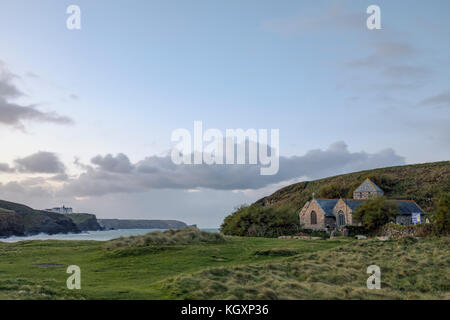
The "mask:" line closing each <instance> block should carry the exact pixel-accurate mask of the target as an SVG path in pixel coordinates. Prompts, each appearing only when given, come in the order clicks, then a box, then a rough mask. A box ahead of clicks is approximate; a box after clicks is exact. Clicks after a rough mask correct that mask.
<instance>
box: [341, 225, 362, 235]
mask: <svg viewBox="0 0 450 320" xmlns="http://www.w3.org/2000/svg"><path fill="white" fill-rule="evenodd" d="M345 228H346V229H347V230H348V236H349V237H354V236H356V235H358V234H362V235H364V234H367V229H366V228H365V227H363V226H346V227H345Z"/></svg>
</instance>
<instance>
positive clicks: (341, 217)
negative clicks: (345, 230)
mask: <svg viewBox="0 0 450 320" xmlns="http://www.w3.org/2000/svg"><path fill="white" fill-rule="evenodd" d="M338 225H339V226H345V215H344V213H343V212H342V211H339V213H338Z"/></svg>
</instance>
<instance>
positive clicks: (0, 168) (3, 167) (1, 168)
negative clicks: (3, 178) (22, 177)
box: [0, 163, 14, 172]
mask: <svg viewBox="0 0 450 320" xmlns="http://www.w3.org/2000/svg"><path fill="white" fill-rule="evenodd" d="M0 172H14V168H11V167H10V166H9V164H7V163H0Z"/></svg>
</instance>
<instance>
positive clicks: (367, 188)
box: [354, 178, 383, 192]
mask: <svg viewBox="0 0 450 320" xmlns="http://www.w3.org/2000/svg"><path fill="white" fill-rule="evenodd" d="M354 192H383V190H381V188H380V187H378V186H377V185H376V184H375V183H373V182H372V180H370V179H369V178H367V179H366V180H364V182H363V183H361V185H360V186H359V187H358V188H356V190H355V191H354Z"/></svg>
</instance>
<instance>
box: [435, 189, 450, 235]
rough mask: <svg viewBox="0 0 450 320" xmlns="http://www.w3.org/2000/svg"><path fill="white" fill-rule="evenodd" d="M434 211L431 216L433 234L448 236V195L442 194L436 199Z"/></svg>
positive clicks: (449, 194) (449, 223) (449, 197)
mask: <svg viewBox="0 0 450 320" xmlns="http://www.w3.org/2000/svg"><path fill="white" fill-rule="evenodd" d="M435 202H436V207H437V209H436V211H435V212H434V213H433V214H432V215H431V221H432V223H433V226H434V229H435V232H436V233H437V234H442V235H445V234H448V233H449V232H450V193H449V192H446V193H443V194H442V195H441V196H440V197H439V198H437V199H436V201H435Z"/></svg>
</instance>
